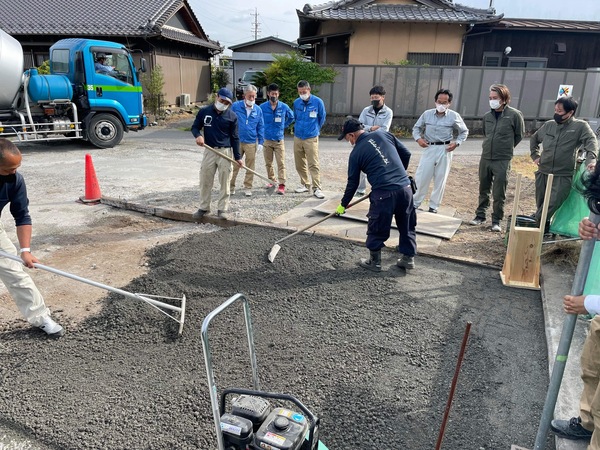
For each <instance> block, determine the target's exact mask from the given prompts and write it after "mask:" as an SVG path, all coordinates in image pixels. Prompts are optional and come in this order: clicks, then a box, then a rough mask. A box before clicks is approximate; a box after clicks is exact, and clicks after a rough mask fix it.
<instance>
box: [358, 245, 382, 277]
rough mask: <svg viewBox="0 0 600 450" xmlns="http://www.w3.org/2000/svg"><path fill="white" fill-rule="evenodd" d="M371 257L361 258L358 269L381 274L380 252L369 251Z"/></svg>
mask: <svg viewBox="0 0 600 450" xmlns="http://www.w3.org/2000/svg"><path fill="white" fill-rule="evenodd" d="M370 252H371V257H370V258H369V259H365V258H361V260H360V263H358V264H359V265H360V267H364V268H365V269H369V270H372V271H373V272H381V250H375V251H373V250H371V251H370Z"/></svg>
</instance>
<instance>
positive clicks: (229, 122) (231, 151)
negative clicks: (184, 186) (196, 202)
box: [192, 88, 244, 219]
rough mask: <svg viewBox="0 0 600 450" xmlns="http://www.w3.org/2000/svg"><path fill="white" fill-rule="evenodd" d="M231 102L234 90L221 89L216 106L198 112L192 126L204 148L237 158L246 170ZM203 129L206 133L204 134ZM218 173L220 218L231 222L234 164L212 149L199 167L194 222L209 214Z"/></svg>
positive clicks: (209, 106)
mask: <svg viewBox="0 0 600 450" xmlns="http://www.w3.org/2000/svg"><path fill="white" fill-rule="evenodd" d="M232 103H233V94H232V93H231V91H230V90H229V89H227V88H221V89H219V92H217V98H216V99H215V103H214V104H212V105H208V106H205V107H204V108H202V109H201V110H200V111H198V115H197V116H196V120H194V124H193V125H192V134H193V135H194V137H195V138H196V144H198V145H199V146H201V147H203V146H204V143H205V142H206V143H207V144H208V145H210V146H211V147H212V148H213V149H215V150H216V151H217V152H220V153H223V154H224V155H226V156H229V157H230V158H233V159H235V161H236V162H237V165H238V166H239V167H243V166H244V163H243V162H242V156H241V155H240V139H239V137H238V120H237V116H236V114H235V113H234V112H233V111H231V108H230V106H231V104H232ZM201 130H203V131H204V135H203V134H202V132H201ZM217 170H218V171H219V185H220V191H219V202H218V207H217V208H218V211H217V217H218V218H219V219H229V215H228V213H227V210H228V209H229V180H230V179H231V171H232V170H233V168H232V164H231V162H229V161H228V160H227V159H225V158H223V157H221V156H219V155H217V154H215V153H214V152H211V151H210V150H205V151H204V157H203V158H202V165H201V166H200V207H199V208H198V211H196V212H195V213H194V214H193V215H192V217H193V218H194V219H201V218H202V217H203V216H204V215H205V214H206V213H208V212H209V211H210V201H211V192H212V187H213V183H214V180H215V172H217Z"/></svg>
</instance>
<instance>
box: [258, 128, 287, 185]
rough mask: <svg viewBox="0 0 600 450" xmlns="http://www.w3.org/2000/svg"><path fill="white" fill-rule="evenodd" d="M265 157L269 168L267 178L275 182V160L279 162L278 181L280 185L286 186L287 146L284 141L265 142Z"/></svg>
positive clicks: (266, 165)
mask: <svg viewBox="0 0 600 450" xmlns="http://www.w3.org/2000/svg"><path fill="white" fill-rule="evenodd" d="M263 152H264V156H265V167H266V168H267V178H269V180H273V181H275V170H274V169H273V158H275V160H276V161H277V180H278V181H279V184H285V180H286V178H287V177H286V173H285V144H284V142H283V139H282V140H280V141H270V140H265V143H264V146H263Z"/></svg>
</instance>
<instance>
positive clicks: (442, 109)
mask: <svg viewBox="0 0 600 450" xmlns="http://www.w3.org/2000/svg"><path fill="white" fill-rule="evenodd" d="M447 109H448V107H447V106H446V105H440V104H439V103H436V104H435V110H436V111H437V112H439V113H443V112H446V110H447Z"/></svg>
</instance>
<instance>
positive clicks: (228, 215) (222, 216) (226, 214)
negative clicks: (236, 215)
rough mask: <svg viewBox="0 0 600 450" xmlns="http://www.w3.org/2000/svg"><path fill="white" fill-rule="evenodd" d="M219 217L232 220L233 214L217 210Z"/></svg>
mask: <svg viewBox="0 0 600 450" xmlns="http://www.w3.org/2000/svg"><path fill="white" fill-rule="evenodd" d="M217 218H219V219H223V220H231V215H230V214H229V213H228V212H227V211H217Z"/></svg>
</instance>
